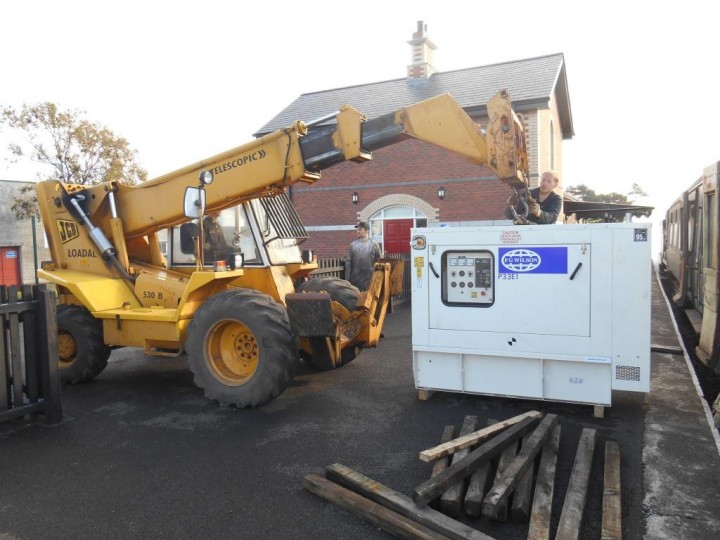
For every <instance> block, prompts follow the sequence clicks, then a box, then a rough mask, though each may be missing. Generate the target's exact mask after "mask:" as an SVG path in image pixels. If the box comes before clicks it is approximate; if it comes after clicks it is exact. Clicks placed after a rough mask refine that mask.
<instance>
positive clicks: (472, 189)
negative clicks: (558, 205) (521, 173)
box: [255, 22, 573, 257]
mask: <svg viewBox="0 0 720 540" xmlns="http://www.w3.org/2000/svg"><path fill="white" fill-rule="evenodd" d="M408 43H409V44H410V46H411V64H410V65H409V66H408V69H407V77H406V78H402V79H394V80H389V81H382V82H375V83H368V84H363V85H357V86H351V87H346V88H337V89H333V90H323V91H319V92H312V93H308V94H302V95H301V96H299V97H298V98H297V99H296V100H294V101H293V102H292V103H291V104H290V105H288V106H287V107H286V108H285V109H283V110H282V111H280V112H279V113H278V114H277V115H276V116H275V117H274V118H272V119H271V120H270V121H269V122H267V123H266V124H265V125H264V126H262V128H260V130H258V132H257V133H256V134H255V136H261V135H264V134H266V133H269V132H272V131H275V130H277V129H281V128H284V127H287V126H288V125H290V124H292V122H294V121H295V120H297V119H301V120H306V121H310V120H313V119H315V118H319V117H321V116H324V115H326V114H328V113H332V112H333V111H335V110H337V109H338V108H339V107H340V106H341V105H345V104H347V105H351V106H353V107H354V108H356V109H357V110H359V111H360V112H361V113H363V114H365V115H366V116H367V117H368V118H375V117H377V116H380V115H383V114H387V113H390V112H393V111H395V110H397V109H400V108H402V107H404V106H407V105H410V104H412V103H416V102H418V101H422V100H425V99H428V98H431V97H434V96H437V95H440V94H443V93H446V92H448V93H450V94H451V95H452V96H453V98H454V99H455V100H456V101H457V102H458V103H459V104H460V105H461V106H462V107H463V109H464V110H465V111H466V112H467V113H468V115H469V116H470V117H471V118H473V120H474V121H475V122H477V123H479V124H486V123H487V118H486V117H485V115H486V114H487V112H486V103H487V102H488V100H489V99H490V98H491V97H492V96H493V95H494V94H495V93H497V92H498V91H499V90H501V89H507V90H508V92H509V94H510V98H511V100H512V103H513V108H514V109H515V111H516V112H518V113H521V114H522V115H523V117H524V121H525V125H526V135H527V139H528V141H527V142H528V154H529V156H528V158H529V165H530V184H531V186H533V187H534V186H536V185H537V183H538V181H539V177H540V174H541V173H542V171H544V170H547V169H553V170H555V171H557V172H558V173H559V175H560V177H561V179H562V141H563V140H566V139H570V138H572V136H573V123H572V115H571V110H570V96H569V93H568V85H567V78H566V73H565V60H564V57H563V55H562V54H552V55H548V56H541V57H536V58H529V59H523V60H517V61H512V62H505V63H501V64H492V65H488V66H480V67H475V68H468V69H461V70H456V71H450V72H445V73H442V72H438V71H437V70H436V69H435V68H434V67H433V65H432V52H433V50H434V49H435V48H436V47H435V45H434V44H433V43H432V41H431V40H430V39H429V37H428V36H427V34H426V27H425V25H423V23H422V22H418V26H417V31H416V32H415V33H413V35H412V39H411V40H410V41H409V42H408ZM509 195H510V188H508V187H507V186H506V185H505V184H503V183H502V182H500V181H499V180H498V179H497V177H496V176H495V175H494V174H493V173H492V171H491V170H489V169H487V168H485V167H479V166H478V165H476V164H473V163H470V162H469V161H467V160H465V159H464V158H462V157H460V156H458V155H456V154H454V153H451V152H449V151H446V150H442V149H439V148H437V147H435V146H432V145H430V144H428V143H423V142H419V141H416V140H406V141H403V142H400V143H398V144H395V145H391V146H389V147H386V148H382V149H380V150H376V151H375V152H373V160H372V161H370V162H367V163H353V162H345V163H341V164H339V165H336V166H334V167H332V168H329V169H327V170H325V171H323V178H322V179H321V180H320V181H319V182H317V183H315V184H313V185H311V186H294V187H293V188H292V189H291V191H290V196H291V198H292V200H293V203H294V204H295V206H296V208H297V210H298V213H299V215H300V217H301V219H302V221H303V223H304V224H305V227H306V228H307V230H308V232H309V234H310V238H309V239H308V241H307V242H306V243H305V244H303V247H305V248H309V249H312V250H313V251H314V252H315V253H316V254H317V255H318V256H319V257H341V256H344V255H345V253H346V250H347V246H348V244H349V243H350V242H351V241H352V240H353V239H354V238H355V231H354V226H355V224H356V223H357V222H358V221H361V220H362V221H368V222H369V223H370V226H371V236H372V237H373V239H374V240H376V241H377V242H379V243H380V244H381V246H382V247H383V249H384V251H385V252H387V253H398V252H406V251H408V249H409V244H408V241H409V230H410V227H413V226H424V225H426V224H431V223H438V222H440V223H445V224H449V225H454V224H459V223H462V224H464V225H470V224H480V223H488V222H494V221H498V220H503V222H506V221H504V215H503V214H504V209H505V207H506V200H507V198H508V196H509Z"/></svg>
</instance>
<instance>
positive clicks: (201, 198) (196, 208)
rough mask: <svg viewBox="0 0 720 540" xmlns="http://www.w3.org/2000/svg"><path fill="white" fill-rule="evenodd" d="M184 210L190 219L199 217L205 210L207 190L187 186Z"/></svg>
mask: <svg viewBox="0 0 720 540" xmlns="http://www.w3.org/2000/svg"><path fill="white" fill-rule="evenodd" d="M183 212H184V213H185V217H186V218H188V219H198V218H199V217H200V214H201V213H204V212H205V190H204V189H201V188H196V187H187V188H185V200H184V201H183Z"/></svg>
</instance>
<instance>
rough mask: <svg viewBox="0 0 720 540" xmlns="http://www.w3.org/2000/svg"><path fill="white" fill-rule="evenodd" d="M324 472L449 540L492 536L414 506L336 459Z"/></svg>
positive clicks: (473, 539) (329, 477)
mask: <svg viewBox="0 0 720 540" xmlns="http://www.w3.org/2000/svg"><path fill="white" fill-rule="evenodd" d="M326 474H327V477H328V479H330V480H332V481H333V482H336V483H338V484H340V485H341V486H343V487H346V488H348V489H350V490H352V491H354V492H356V493H358V494H359V495H362V496H363V497H367V498H368V499H370V500H371V501H374V502H376V503H378V504H381V505H383V506H384V507H386V508H389V509H390V510H392V511H394V512H397V513H398V514H402V515H403V516H405V517H408V518H410V519H412V520H414V521H417V522H418V523H420V524H422V525H425V526H426V527H428V528H430V529H432V530H434V531H437V532H438V533H440V534H443V535H445V536H447V537H448V538H452V539H453V540H492V537H491V536H488V535H486V534H483V533H482V532H480V531H478V530H476V529H473V528H472V527H470V526H468V525H465V524H464V523H460V522H459V521H455V520H454V519H452V518H451V517H448V516H446V515H445V514H443V513H441V512H438V511H437V510H433V509H432V508H430V507H427V506H425V507H423V508H420V507H418V506H416V505H415V503H414V502H413V501H412V499H410V497H408V496H407V495H403V494H402V493H398V492H397V491H395V490H393V489H390V488H389V487H387V486H384V485H383V484H380V483H379V482H376V481H375V480H373V479H371V478H368V477H367V476H364V475H363V474H361V473H359V472H357V471H354V470H353V469H350V468H349V467H345V466H344V465H341V464H339V463H335V464H333V465H330V466H329V467H326Z"/></svg>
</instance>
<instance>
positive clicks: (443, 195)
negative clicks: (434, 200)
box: [438, 186, 445, 200]
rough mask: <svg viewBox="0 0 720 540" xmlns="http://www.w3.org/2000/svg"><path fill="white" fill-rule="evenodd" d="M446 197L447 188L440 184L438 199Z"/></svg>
mask: <svg viewBox="0 0 720 540" xmlns="http://www.w3.org/2000/svg"><path fill="white" fill-rule="evenodd" d="M444 198H445V188H444V187H442V186H440V187H439V188H438V199H441V200H442V199H444Z"/></svg>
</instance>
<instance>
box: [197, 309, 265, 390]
mask: <svg viewBox="0 0 720 540" xmlns="http://www.w3.org/2000/svg"><path fill="white" fill-rule="evenodd" d="M205 359H206V361H207V363H208V366H209V367H210V370H211V371H212V372H213V375H215V377H216V378H217V379H218V380H220V381H222V382H223V383H224V384H227V385H231V386H240V385H242V384H245V383H246V382H248V381H249V380H250V379H252V377H253V375H255V372H256V371H257V368H258V365H259V363H260V352H259V350H258V344H257V341H255V335H254V334H253V333H252V331H251V330H250V329H249V328H248V327H247V326H245V325H244V324H242V323H240V322H238V321H223V322H220V323H218V324H217V325H215V326H214V327H213V328H212V329H210V331H209V332H208V334H207V337H206V341H205Z"/></svg>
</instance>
